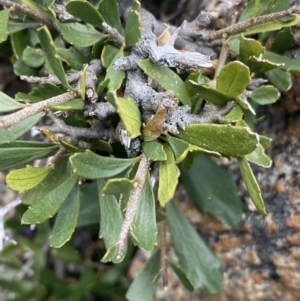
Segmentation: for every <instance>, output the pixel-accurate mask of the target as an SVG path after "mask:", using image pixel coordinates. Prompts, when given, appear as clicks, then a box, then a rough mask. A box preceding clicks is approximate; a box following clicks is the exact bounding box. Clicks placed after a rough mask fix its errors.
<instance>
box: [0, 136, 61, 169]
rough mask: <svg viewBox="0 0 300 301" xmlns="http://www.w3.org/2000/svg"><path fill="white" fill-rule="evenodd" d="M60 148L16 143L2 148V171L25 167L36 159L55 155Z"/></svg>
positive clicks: (28, 142) (52, 145) (51, 145)
mask: <svg viewBox="0 0 300 301" xmlns="http://www.w3.org/2000/svg"><path fill="white" fill-rule="evenodd" d="M57 150H58V146H57V145H55V144H48V143H43V142H33V141H14V142H11V143H9V144H2V145H1V146H0V158H1V159H0V170H7V169H12V168H16V167H19V166H21V165H25V164H27V163H30V162H32V161H33V160H36V159H42V158H45V157H49V156H52V155H54V154H55V152H56V151H57Z"/></svg>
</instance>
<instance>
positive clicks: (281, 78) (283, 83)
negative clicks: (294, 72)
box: [265, 69, 292, 91]
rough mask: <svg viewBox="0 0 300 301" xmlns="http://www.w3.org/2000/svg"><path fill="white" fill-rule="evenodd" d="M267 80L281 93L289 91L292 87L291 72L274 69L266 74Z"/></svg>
mask: <svg viewBox="0 0 300 301" xmlns="http://www.w3.org/2000/svg"><path fill="white" fill-rule="evenodd" d="M265 75H266V77H267V79H268V80H269V81H270V83H271V84H272V85H274V87H276V88H277V89H278V90H280V91H287V90H288V89H290V87H291V86H292V76H291V74H290V72H289V71H286V70H283V69H273V70H270V71H267V72H265Z"/></svg>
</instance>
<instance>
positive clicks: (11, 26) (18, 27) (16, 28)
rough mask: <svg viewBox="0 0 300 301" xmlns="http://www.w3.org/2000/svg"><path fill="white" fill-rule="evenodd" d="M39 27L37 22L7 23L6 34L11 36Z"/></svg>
mask: <svg viewBox="0 0 300 301" xmlns="http://www.w3.org/2000/svg"><path fill="white" fill-rule="evenodd" d="M39 26H40V25H39V23H37V22H25V21H23V22H12V21H9V22H8V32H9V35H13V34H14V33H16V32H20V31H23V30H24V29H27V28H37V27H39ZM23 33H24V31H23Z"/></svg>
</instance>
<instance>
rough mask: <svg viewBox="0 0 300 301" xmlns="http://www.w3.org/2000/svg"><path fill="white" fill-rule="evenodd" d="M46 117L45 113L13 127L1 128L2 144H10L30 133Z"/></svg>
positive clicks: (0, 137) (0, 142)
mask: <svg viewBox="0 0 300 301" xmlns="http://www.w3.org/2000/svg"><path fill="white" fill-rule="evenodd" d="M43 115H44V113H43V112H41V113H38V114H35V115H33V116H30V117H28V118H27V119H25V120H23V121H20V122H18V123H16V124H14V125H13V126H11V127H9V128H7V129H4V128H0V144H4V143H10V142H12V141H14V140H16V139H17V138H18V137H20V136H22V135H23V134H24V133H26V132H27V131H29V130H30V129H31V128H32V127H33V126H34V125H35V124H36V123H38V122H39V120H40V119H41V118H42V116H43Z"/></svg>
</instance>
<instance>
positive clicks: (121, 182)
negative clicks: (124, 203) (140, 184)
mask: <svg viewBox="0 0 300 301" xmlns="http://www.w3.org/2000/svg"><path fill="white" fill-rule="evenodd" d="M133 188H134V181H133V180H130V179H128V178H113V179H108V180H107V182H106V183H105V185H104V187H103V190H102V195H103V196H105V195H112V194H114V195H116V194H121V193H128V192H130V191H131V190H132V189H133Z"/></svg>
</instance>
